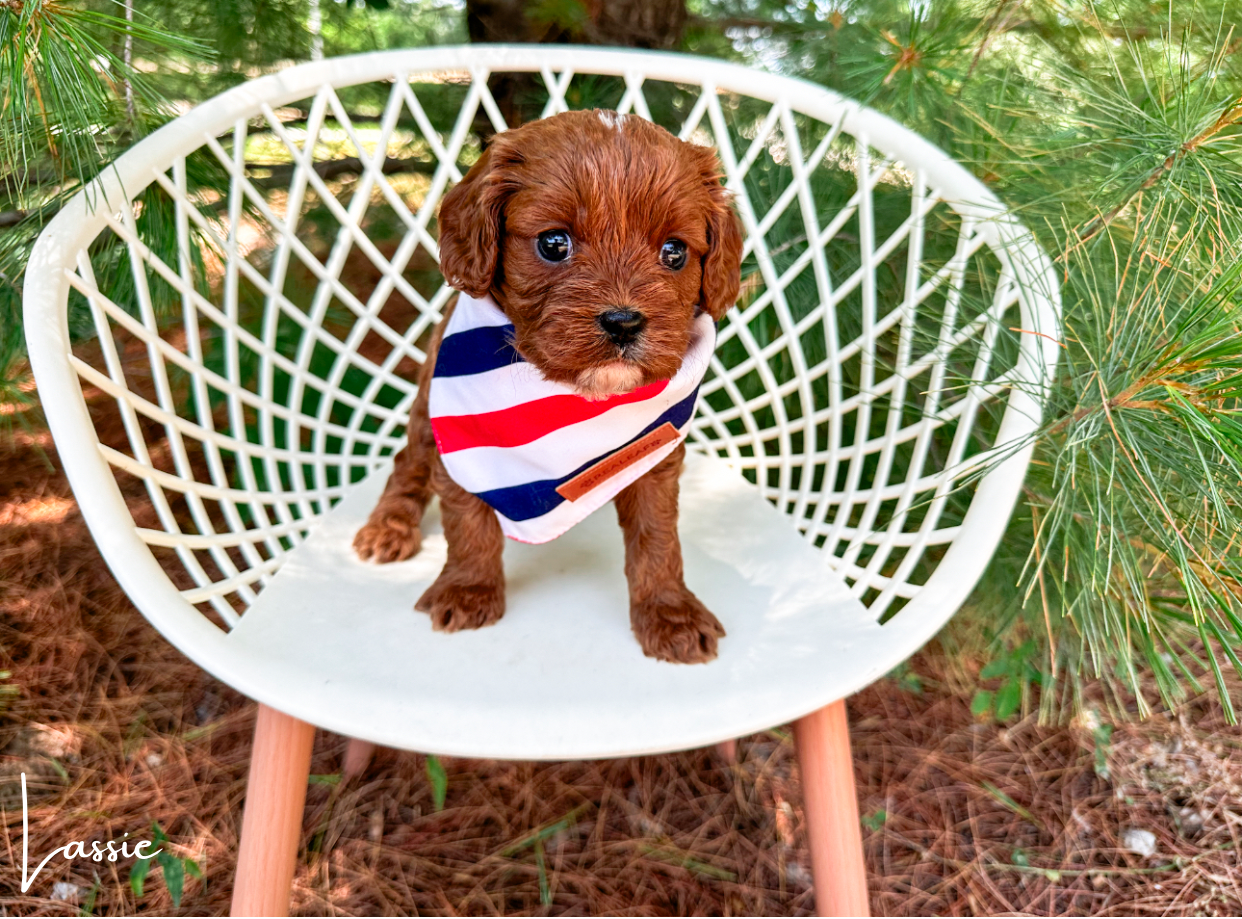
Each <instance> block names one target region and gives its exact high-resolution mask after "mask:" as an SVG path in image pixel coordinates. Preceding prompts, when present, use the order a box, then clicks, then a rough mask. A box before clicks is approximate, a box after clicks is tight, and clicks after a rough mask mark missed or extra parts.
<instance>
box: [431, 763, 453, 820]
mask: <svg viewBox="0 0 1242 919" xmlns="http://www.w3.org/2000/svg"><path fill="white" fill-rule="evenodd" d="M427 781H428V782H429V783H431V801H432V804H433V805H434V806H435V809H436V813H439V812H440V811H442V810H444V800H445V798H447V797H448V773H447V772H445V771H444V764H443V763H441V762H440V757H438V756H431V755H429V756H428V757H427Z"/></svg>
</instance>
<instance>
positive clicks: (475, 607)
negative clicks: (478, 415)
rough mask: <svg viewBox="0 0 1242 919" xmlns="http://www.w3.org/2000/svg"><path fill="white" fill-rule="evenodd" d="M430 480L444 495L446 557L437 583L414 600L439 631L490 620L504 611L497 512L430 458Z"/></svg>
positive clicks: (501, 536)
mask: <svg viewBox="0 0 1242 919" xmlns="http://www.w3.org/2000/svg"><path fill="white" fill-rule="evenodd" d="M431 469H432V471H431V474H432V485H433V487H434V488H435V490H436V494H438V495H439V496H440V514H441V516H442V517H443V519H444V538H445V540H446V541H447V542H448V561H446V562H445V563H444V570H443V571H441V572H440V576H439V577H438V578H436V580H435V583H433V584H432V585H431V586H430V587H428V588H427V591H426V592H425V593H424V594H423V595H422V596H421V597H419V599H418V602H417V603H415V604H414V608H415V609H416V610H420V611H421V612H424V613H429V614H430V615H431V627H432V628H433V629H435V630H436V631H437V632H456V631H459V630H461V629H478V628H482V627H483V626H485V625H491V624H492V623H493V622H495V621H496V620H497V619H499V618H500V617H501V616H502V615H504V612H505V570H504V566H503V564H502V562H501V556H502V555H503V553H504V547H505V537H504V533H503V532H501V529H500V521H498V520H497V519H496V512H495V511H494V510H492V509H491V508H490V507H489V506H488V505H487V504H485V503H484V502H483V501H481V500H480V499H478V498H476V497H475V496H474V495H472V494H470V492H468V491H466V490H465V489H464V488H462V487H461V486H460V485H458V484H457V483H456V482H454V481H453V480H452V479H451V478H449V475H448V473H447V472H446V471H445V469H444V464H443V463H442V462H440V458H439V456H436V457H435V458H434V460H433V461H432V467H431Z"/></svg>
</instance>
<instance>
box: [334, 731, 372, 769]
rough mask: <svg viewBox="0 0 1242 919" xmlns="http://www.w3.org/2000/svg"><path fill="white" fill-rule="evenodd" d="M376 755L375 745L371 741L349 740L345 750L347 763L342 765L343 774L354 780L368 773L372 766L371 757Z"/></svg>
mask: <svg viewBox="0 0 1242 919" xmlns="http://www.w3.org/2000/svg"><path fill="white" fill-rule="evenodd" d="M374 755H375V744H373V743H371V742H370V741H369V740H359V739H358V738H356V737H351V738H350V739H349V746H347V747H346V748H345V762H344V763H342V764H341V772H342V774H343V777H344V778H346V779H352V778H355V777H356V776H360V775H362V773H364V772H366V770H367V766H369V765H371V757H372V756H374Z"/></svg>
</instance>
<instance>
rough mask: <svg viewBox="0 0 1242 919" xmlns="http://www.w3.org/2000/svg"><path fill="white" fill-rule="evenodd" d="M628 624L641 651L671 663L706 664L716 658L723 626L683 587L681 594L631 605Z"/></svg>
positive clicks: (722, 635)
mask: <svg viewBox="0 0 1242 919" xmlns="http://www.w3.org/2000/svg"><path fill="white" fill-rule="evenodd" d="M630 625H631V626H632V627H633V629H634V635H635V636H636V637H637V638H638V643H639V644H640V645H642V648H643V653H644V654H646V655H647V656H648V657H654V658H656V659H657V660H662V661H668V662H669V663H673V664H705V663H707V662H708V661H710V660H714V659H715V657H716V640H717V639H719V638H724V634H725V630H724V626H722V625H721V624H720V620H719V619H717V618H716V617H715V616H713V615H712V614H711V613H710V612H709V611H708V609H707V607H706V606H704V605H703V604H702V603H700V602H699V598H698V597H696V596H695V595H694V594H692V593H691V592H690V591H689V590H686V589H685V588H684V587H683V588H682V589H681V593H680V595H674V596H673V597H662V598H653V599H648V600H643V601H640V602H638V603H634V604H632V605H631V607H630Z"/></svg>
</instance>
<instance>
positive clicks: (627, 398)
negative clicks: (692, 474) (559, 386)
mask: <svg viewBox="0 0 1242 919" xmlns="http://www.w3.org/2000/svg"><path fill="white" fill-rule="evenodd" d="M668 383H669V381H668V380H661V381H660V382H658V383H651V384H650V385H648V386H640V387H639V388H638V389H636V390H634V391H633V392H629V393H622V394H621V395H616V396H609V397H608V398H607V399H601V400H599V401H598V402H592V401H590V400H589V399H584V398H582V397H581V396H574V395H559V396H547V397H546V398H543V399H536V400H534V401H532V402H523V403H521V404H520V405H515V406H513V407H512V408H506V409H501V410H500V411H497V412H483V413H481V414H478V415H441V416H439V417H437V418H432V425H431V426H432V429H433V430H434V431H435V435H436V445H437V446H438V447H439V448H440V452H441V453H442V454H443V453H454V452H456V451H457V450H469V449H470V448H471V447H520V446H522V445H523V444H528V443H530V442H531V441H534V440H538V439H539V438H540V437H544V436H545V435H548V434H551V433H552V432H553V431H556V430H559V429H560V428H563V427H568V426H569V425H571V424H577V423H578V422H580V421H586V420H588V419H590V418H596V417H598V416H600V415H602V414H604V412H606V411H608V410H609V409H613V408H616V407H617V406H618V405H629V404H631V403H633V402H643V401H646V400H647V399H652V398H655V397H656V396H658V395H659V394H660V393H662V392H664V390H665V388H666V387H667V386H668Z"/></svg>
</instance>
